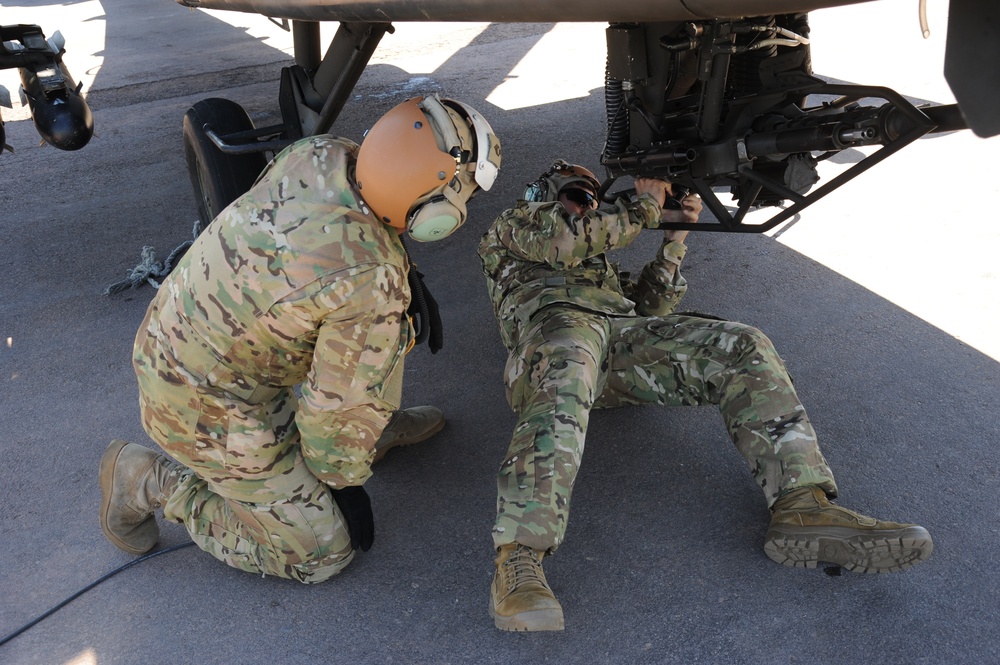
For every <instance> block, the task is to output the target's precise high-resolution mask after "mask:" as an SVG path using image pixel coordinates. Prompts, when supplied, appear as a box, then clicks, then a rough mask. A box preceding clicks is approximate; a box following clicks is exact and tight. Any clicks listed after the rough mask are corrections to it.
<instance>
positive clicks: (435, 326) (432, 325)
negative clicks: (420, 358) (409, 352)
mask: <svg viewBox="0 0 1000 665" xmlns="http://www.w3.org/2000/svg"><path fill="white" fill-rule="evenodd" d="M423 277H424V275H423V273H421V272H420V271H419V270H417V269H416V268H415V267H411V268H410V272H409V274H408V275H407V279H408V280H409V282H410V307H409V309H408V310H407V313H408V314H409V315H410V316H411V317H412V318H413V323H414V327H415V331H414V337H415V342H416V343H417V344H423V343H424V342H425V341H426V342H427V346H428V347H429V348H430V350H431V353H437V352H438V351H440V350H441V347H443V346H444V334H443V331H442V325H441V312H440V310H439V309H438V304H437V301H436V300H434V297H433V296H431V292H430V291H428V290H427V286H426V285H425V284H424V280H423Z"/></svg>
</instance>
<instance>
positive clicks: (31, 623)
mask: <svg viewBox="0 0 1000 665" xmlns="http://www.w3.org/2000/svg"><path fill="white" fill-rule="evenodd" d="M191 545H194V543H193V542H191V543H181V544H180V545H174V546H173V547H168V548H167V549H165V550H157V551H156V552H151V553H150V554H146V555H145V556H141V557H139V558H138V559H135V560H134V561H129V562H128V563H126V564H125V565H124V566H120V567H118V568H116V569H114V570H112V571H111V572H110V573H108V574H107V575H105V576H104V577H102V578H100V579H99V580H97V581H96V582H93V583H91V584H88V585H87V586H85V587H83V588H82V589H80V590H79V591H77V592H76V593H74V594H73V595H72V596H70V597H69V598H67V599H66V600H64V601H62V602H61V603H59V604H58V605H56V606H55V607H53V608H52V609H50V610H49V611H48V612H45V613H44V614H42V615H41V616H39V617H37V618H35V619H32V620H31V621H29V622H28V623H26V624H25V625H23V626H21V627H20V628H18V629H17V630H15V631H14V632H13V633H11V634H10V635H8V636H7V637H5V638H3V639H2V640H0V646H3V645H4V644H7V642H10V641H11V640H12V639H14V638H15V637H17V636H18V635H20V634H21V633H23V632H24V631H26V630H28V629H29V628H31V627H32V626H34V625H35V624H36V623H39V622H40V621H42V620H43V619H45V618H48V617H50V616H52V615H53V614H55V613H56V612H58V611H59V610H61V609H62V608H64V607H65V606H66V605H69V604H70V603H71V602H73V601H74V600H76V599H77V598H79V597H80V596H82V595H83V594H85V593H87V592H88V591H90V590H91V589H93V588H94V587H95V586H97V585H98V584H100V583H101V582H103V581H104V580H106V579H109V578H111V577H114V576H115V575H117V574H118V573H120V572H122V571H123V570H125V569H126V568H131V567H132V566H134V565H135V564H137V563H142V562H143V561H145V560H147V559H152V558H153V557H154V556H160V555H161V554H166V553H167V552H174V551H176V550H179V549H181V548H182V547H190V546H191Z"/></svg>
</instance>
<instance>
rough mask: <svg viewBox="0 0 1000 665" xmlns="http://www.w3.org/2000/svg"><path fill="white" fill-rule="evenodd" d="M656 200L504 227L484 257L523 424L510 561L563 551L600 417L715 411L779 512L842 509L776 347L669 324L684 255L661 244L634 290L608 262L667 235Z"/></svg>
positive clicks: (522, 205) (516, 451) (683, 320)
mask: <svg viewBox="0 0 1000 665" xmlns="http://www.w3.org/2000/svg"><path fill="white" fill-rule="evenodd" d="M659 217H660V209H659V207H658V205H657V203H656V201H655V199H654V198H653V197H652V196H650V195H648V194H644V195H642V196H640V197H639V199H638V200H637V201H636V202H633V203H624V202H622V201H619V202H618V203H617V204H616V210H615V211H613V212H598V211H594V212H589V213H587V214H586V215H585V216H583V217H577V216H570V214H569V213H568V212H567V211H566V209H565V208H564V207H563V206H562V204H561V203H551V202H550V203H527V202H524V201H519V202H518V204H517V206H516V207H514V208H513V209H511V210H508V211H506V212H504V213H503V214H501V215H500V217H498V218H497V220H496V221H495V222H494V223H493V225H492V226H491V227H490V229H489V231H488V232H487V233H486V234H485V235H484V236H483V239H482V242H481V243H480V245H479V256H480V257H481V258H482V261H483V271H484V273H485V274H486V277H487V285H488V288H489V292H490V297H491V299H492V301H493V306H494V311H495V314H496V317H497V321H498V322H499V324H500V333H501V337H502V338H503V341H504V344H505V345H506V346H507V348H508V349H509V351H510V355H509V357H508V361H507V366H506V369H505V372H504V378H505V383H506V386H507V398H508V401H509V402H510V405H511V407H512V408H513V409H514V410H515V412H517V414H518V416H519V420H518V423H517V426H516V428H515V430H514V435H513V438H512V440H511V444H510V449H509V450H508V452H507V459H506V461H504V463H503V464H502V466H501V467H500V472H499V475H498V479H497V485H498V490H499V495H498V499H497V519H496V524H495V526H494V529H493V540H494V543H495V545H496V546H497V547H498V548H499V547H500V546H502V545H506V544H510V543H515V542H516V543H521V544H523V545H527V546H529V547H532V548H535V549H539V550H549V551H553V550H555V548H556V547H558V545H559V544H560V543H561V542H562V540H563V537H564V534H565V531H566V524H567V520H568V518H569V505H570V493H571V490H572V487H573V480H574V478H575V477H576V473H577V469H578V468H579V466H580V459H581V456H582V454H583V448H584V439H585V436H586V432H587V424H588V421H589V418H590V411H591V409H592V408H595V407H597V408H603V407H613V406H620V405H622V404H647V403H656V404H663V405H669V406H675V405H696V404H717V405H719V409H720V410H721V412H722V415H723V418H724V420H725V423H726V427H727V429H728V431H729V434H730V436H731V437H732V440H733V442H734V443H735V444H736V447H737V449H738V450H739V451H740V454H742V455H743V457H744V458H745V459H746V460H747V462H748V463H749V465H750V470H751V472H752V474H753V477H754V479H755V480H756V481H757V483H758V484H759V485H760V486H761V488H762V489H763V490H764V494H765V496H766V497H767V501H768V505H771V504H773V503H774V501H775V499H776V498H777V497H778V495H779V494H780V493H781V492H782V491H784V490H786V489H790V488H794V487H798V486H803V485H819V486H821V487H822V488H823V489H824V490H825V491H826V492H827V493H828V494H830V495H832V496H835V495H836V485H835V484H834V480H833V476H832V474H831V472H830V469H829V468H828V466H827V464H826V460H824V459H823V455H822V454H821V453H820V450H819V448H818V446H817V443H816V435H815V433H814V432H813V428H812V426H811V425H810V423H809V419H808V417H807V416H806V412H805V409H804V408H803V407H802V405H801V403H800V402H799V399H798V397H797V396H796V394H795V390H794V389H793V387H792V383H791V380H790V378H789V376H788V373H787V371H786V370H785V367H784V364H783V363H782V361H781V359H780V358H779V357H778V355H777V353H776V352H775V350H774V347H773V346H772V344H771V342H770V340H768V338H767V337H765V336H764V335H763V333H761V332H760V331H759V330H756V329H754V328H752V327H750V326H746V325H743V324H740V323H733V322H728V321H717V320H711V319H706V318H701V317H696V316H684V315H675V314H671V312H673V310H674V308H675V307H676V306H677V303H678V302H679V301H680V299H681V297H682V296H683V294H684V292H685V290H686V289H687V282H686V281H685V279H684V278H683V277H682V276H681V274H680V271H679V266H680V263H681V260H682V259H683V257H684V252H685V250H686V248H685V246H684V245H683V244H681V243H678V242H664V243H663V245H662V246H661V247H660V250H659V252H658V254H657V257H656V258H655V259H654V260H653V261H651V262H650V263H649V264H647V265H646V266H645V267H644V268H643V271H642V273H641V275H640V277H639V279H638V280H637V281H636V282H634V283H631V282H626V283H622V281H621V280H620V278H619V275H618V274H617V273H616V271H615V269H614V267H613V266H612V265H611V264H609V262H608V260H607V259H606V258H605V252H606V251H608V250H610V249H614V248H617V247H625V246H627V245H628V244H630V243H631V242H632V240H634V239H635V238H636V236H638V234H639V232H640V231H641V230H642V229H643V228H644V227H645V226H647V225H648V226H653V225H655V224H656V223H657V222H658V221H659Z"/></svg>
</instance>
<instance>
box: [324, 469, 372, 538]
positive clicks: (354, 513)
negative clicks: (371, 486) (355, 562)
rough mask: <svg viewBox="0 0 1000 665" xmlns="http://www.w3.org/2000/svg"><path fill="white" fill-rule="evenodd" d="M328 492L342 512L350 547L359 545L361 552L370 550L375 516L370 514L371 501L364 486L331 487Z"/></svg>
mask: <svg viewBox="0 0 1000 665" xmlns="http://www.w3.org/2000/svg"><path fill="white" fill-rule="evenodd" d="M330 494H332V495H333V500H334V501H336V502H337V506H338V507H339V508H340V512H341V513H343V514H344V521H345V522H346V523H347V532H348V533H350V534H351V549H352V550H356V549H358V548H359V547H360V548H361V551H362V552H367V551H368V550H370V549H371V546H372V543H373V542H375V516H374V515H372V502H371V499H369V498H368V492H366V491H365V488H364V487H362V486H360V485H354V486H351V487H344V488H342V489H339V490H335V489H333V488H332V487H331V488H330Z"/></svg>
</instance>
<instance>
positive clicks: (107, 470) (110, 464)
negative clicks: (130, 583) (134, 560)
mask: <svg viewBox="0 0 1000 665" xmlns="http://www.w3.org/2000/svg"><path fill="white" fill-rule="evenodd" d="M127 445H128V441H122V440H121V439H115V440H114V441H112V442H111V444H110V445H109V446H108V448H107V450H105V451H104V455H102V456H101V468H100V473H99V475H98V482H99V483H100V485H101V511H100V515H99V517H100V520H101V531H103V532H104V536H105V537H106V538H107V539H108V540H110V541H111V544H112V545H114V546H115V547H117V548H118V549H120V550H122V551H124V552H128V553H129V554H136V555H139V554H145V553H146V552H148V551H149V550H150V549H152V548H151V547H150V548H147V549H140V548H136V547H132V546H131V545H129V544H128V543H126V542H125V541H123V540H122V539H120V538H119V537H118V536H116V535H115V534H114V532H112V531H111V529H110V528H108V512H109V511H110V510H111V488H112V484H113V481H114V476H115V465H116V464H117V463H118V456H119V455H120V454H121V452H122V450H124V448H125V446H127ZM148 519H156V518H155V517H153V516H150V517H149V518H148Z"/></svg>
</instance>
